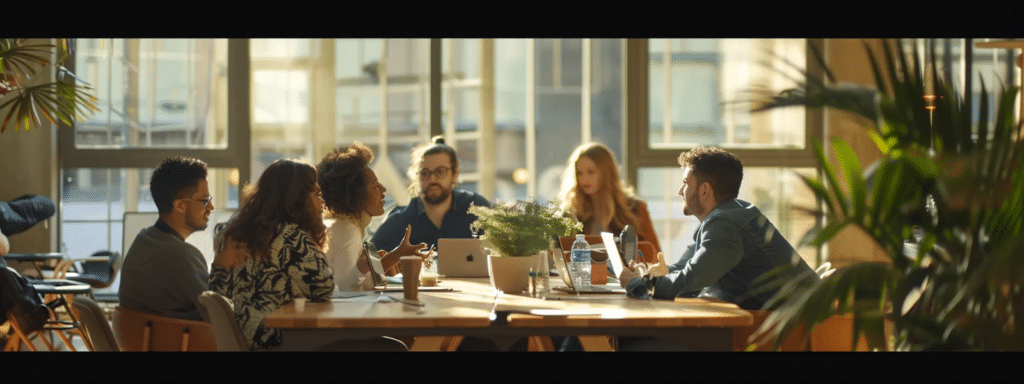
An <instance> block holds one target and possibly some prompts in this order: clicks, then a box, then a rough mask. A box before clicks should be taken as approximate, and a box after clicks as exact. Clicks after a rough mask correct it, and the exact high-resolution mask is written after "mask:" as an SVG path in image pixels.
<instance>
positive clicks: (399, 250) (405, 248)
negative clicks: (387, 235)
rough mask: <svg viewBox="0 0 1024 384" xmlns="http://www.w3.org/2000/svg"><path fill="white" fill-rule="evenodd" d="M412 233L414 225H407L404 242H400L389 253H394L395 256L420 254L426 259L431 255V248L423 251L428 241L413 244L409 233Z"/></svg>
mask: <svg viewBox="0 0 1024 384" xmlns="http://www.w3.org/2000/svg"><path fill="white" fill-rule="evenodd" d="M411 234H412V225H409V226H406V227H405V238H403V239H402V242H401V243H398V246H397V247H395V249H393V250H391V252H390V253H389V254H391V255H394V256H398V257H401V256H419V257H421V258H424V259H426V258H427V257H429V256H430V251H429V250H427V251H423V250H424V249H425V248H427V244H426V243H419V244H416V245H412V244H410V243H409V235H411Z"/></svg>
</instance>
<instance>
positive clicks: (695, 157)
mask: <svg viewBox="0 0 1024 384" xmlns="http://www.w3.org/2000/svg"><path fill="white" fill-rule="evenodd" d="M679 166H681V167H690V172H691V173H693V177H694V178H695V179H697V184H698V185H700V184H702V183H704V182H708V183H710V184H711V189H712V190H714V191H715V201H716V202H721V201H724V200H728V199H735V198H736V196H738V195H739V193H740V183H741V182H742V181H743V162H741V161H740V159H739V158H738V157H736V155H734V154H732V153H729V152H726V151H725V150H723V149H720V148H714V147H697V148H694V149H691V150H689V151H687V152H683V153H681V154H679Z"/></svg>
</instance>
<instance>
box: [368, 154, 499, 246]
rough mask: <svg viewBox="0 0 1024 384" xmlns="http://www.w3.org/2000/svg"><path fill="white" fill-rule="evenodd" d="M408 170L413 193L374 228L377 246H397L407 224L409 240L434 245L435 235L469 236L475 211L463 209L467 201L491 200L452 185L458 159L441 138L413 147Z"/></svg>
mask: <svg viewBox="0 0 1024 384" xmlns="http://www.w3.org/2000/svg"><path fill="white" fill-rule="evenodd" d="M408 174H409V179H410V180H412V183H411V184H410V186H409V192H410V194H411V195H412V196H413V197H412V199H411V200H410V201H409V205H407V206H404V207H397V208H395V209H393V210H391V213H389V214H388V217H387V219H385V220H384V222H383V223H382V224H381V225H380V227H379V228H377V232H376V233H374V234H373V238H372V239H371V241H372V242H373V244H374V245H376V246H377V248H378V249H383V250H389V249H394V248H395V247H397V246H398V243H399V242H400V241H402V239H403V238H404V237H405V230H406V227H407V226H410V225H411V226H412V233H411V234H410V235H409V243H410V244H420V243H425V244H427V245H428V246H436V245H437V239H439V238H470V237H473V235H474V233H473V231H472V230H471V229H470V228H469V225H470V224H471V223H473V221H475V220H476V215H471V214H469V213H467V212H466V211H467V210H468V209H469V206H470V205H471V204H472V205H481V206H488V207H489V206H491V203H490V202H488V201H487V199H486V198H485V197H483V196H481V195H478V194H476V193H473V192H469V191H463V190H459V189H455V185H456V183H457V181H458V178H459V159H458V157H456V156H455V150H454V149H453V148H452V147H450V146H448V145H446V144H445V143H444V139H443V138H441V137H440V136H438V137H435V138H434V139H433V142H432V143H430V144H427V145H426V146H423V147H420V148H418V149H416V150H415V151H413V153H412V156H411V164H410V166H409V172H408Z"/></svg>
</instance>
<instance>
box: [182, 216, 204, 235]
mask: <svg viewBox="0 0 1024 384" xmlns="http://www.w3.org/2000/svg"><path fill="white" fill-rule="evenodd" d="M204 216H205V215H202V216H199V217H188V218H186V220H185V224H186V225H188V227H189V228H191V229H192V232H199V231H202V230H205V229H206V226H207V223H208V221H207V219H206V218H205V217H204Z"/></svg>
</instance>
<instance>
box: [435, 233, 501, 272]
mask: <svg viewBox="0 0 1024 384" xmlns="http://www.w3.org/2000/svg"><path fill="white" fill-rule="evenodd" d="M437 273H438V274H439V275H442V276H446V277H488V276H489V275H490V274H489V273H488V271H487V254H486V253H484V245H483V243H482V242H481V241H480V239H478V238H469V239H438V240H437Z"/></svg>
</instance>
